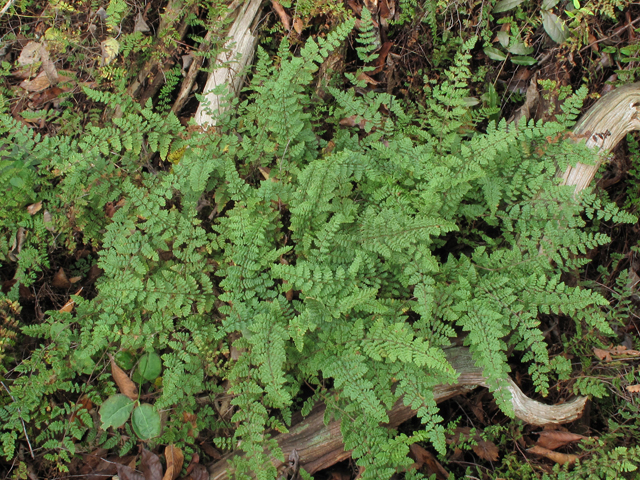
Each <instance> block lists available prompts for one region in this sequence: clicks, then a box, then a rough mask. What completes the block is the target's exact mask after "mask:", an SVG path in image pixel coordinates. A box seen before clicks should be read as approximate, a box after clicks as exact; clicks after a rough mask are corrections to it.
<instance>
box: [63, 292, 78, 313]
mask: <svg viewBox="0 0 640 480" xmlns="http://www.w3.org/2000/svg"><path fill="white" fill-rule="evenodd" d="M81 291H82V288H80V290H78V291H77V292H76V293H75V295H79V294H80V292H81ZM75 304H76V302H75V300H74V299H73V298H70V299H69V300H68V301H67V303H65V304H64V305H63V306H62V308H61V309H60V310H58V311H59V312H60V313H62V312H67V313H71V311H72V310H73V306H74V305H75Z"/></svg>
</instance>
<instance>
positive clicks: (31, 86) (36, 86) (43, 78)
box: [20, 71, 51, 92]
mask: <svg viewBox="0 0 640 480" xmlns="http://www.w3.org/2000/svg"><path fill="white" fill-rule="evenodd" d="M20 86H21V87H22V88H24V89H25V90H26V91H27V92H40V91H42V90H44V89H45V88H49V87H50V86H51V81H50V80H49V78H48V77H47V74H46V73H45V72H44V71H43V72H40V73H39V74H38V76H37V77H36V78H34V79H33V80H25V81H24V82H22V83H21V84H20Z"/></svg>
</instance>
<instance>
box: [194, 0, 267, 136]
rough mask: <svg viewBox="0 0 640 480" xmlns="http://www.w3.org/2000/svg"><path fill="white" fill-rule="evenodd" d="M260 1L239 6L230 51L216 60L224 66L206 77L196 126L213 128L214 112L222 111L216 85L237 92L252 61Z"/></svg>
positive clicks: (232, 30)
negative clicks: (203, 95) (246, 68)
mask: <svg viewBox="0 0 640 480" xmlns="http://www.w3.org/2000/svg"><path fill="white" fill-rule="evenodd" d="M261 3H262V0H251V1H249V2H247V3H245V4H243V5H242V10H241V11H240V14H239V15H238V17H237V18H236V21H235V22H234V23H233V25H232V26H231V30H230V31H229V37H230V38H229V41H228V42H227V46H228V48H229V50H228V51H227V52H224V53H221V54H220V55H218V57H217V58H216V64H220V65H224V66H223V67H216V69H215V70H213V71H212V72H211V73H210V74H209V78H208V79H207V83H206V85H205V87H204V94H205V100H204V102H201V103H200V105H199V106H198V110H197V112H196V116H195V121H196V123H197V124H198V125H209V126H214V125H215V120H214V116H213V115H212V114H213V113H218V112H220V111H221V110H222V108H223V107H222V98H223V97H222V96H220V95H217V94H214V93H213V90H214V89H215V88H216V87H217V86H219V85H224V84H226V85H228V86H229V88H231V89H232V91H233V92H234V93H236V94H237V93H238V92H239V91H240V87H241V86H242V82H243V81H244V70H245V67H246V66H247V65H248V64H249V62H251V60H252V59H253V54H254V51H255V48H256V43H257V41H258V37H256V36H255V35H254V34H253V30H254V29H255V24H256V22H255V19H256V16H257V14H258V11H259V9H260V4H261Z"/></svg>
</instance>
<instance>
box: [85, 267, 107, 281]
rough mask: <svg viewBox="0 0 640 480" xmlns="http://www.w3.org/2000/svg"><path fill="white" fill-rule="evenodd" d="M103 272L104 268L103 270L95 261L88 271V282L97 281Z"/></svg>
mask: <svg viewBox="0 0 640 480" xmlns="http://www.w3.org/2000/svg"><path fill="white" fill-rule="evenodd" d="M103 273H104V270H102V269H101V268H100V267H99V266H98V264H97V263H94V264H93V265H91V268H90V269H89V272H88V273H87V283H93V282H95V281H96V280H97V279H98V278H99V277H100V276H101V275H102V274H103Z"/></svg>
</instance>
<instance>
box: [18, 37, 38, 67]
mask: <svg viewBox="0 0 640 480" xmlns="http://www.w3.org/2000/svg"><path fill="white" fill-rule="evenodd" d="M40 46H41V45H40V42H29V43H27V44H26V45H25V46H24V48H23V49H22V52H20V56H19V57H18V63H19V64H20V65H33V64H34V63H36V62H39V61H40Z"/></svg>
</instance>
